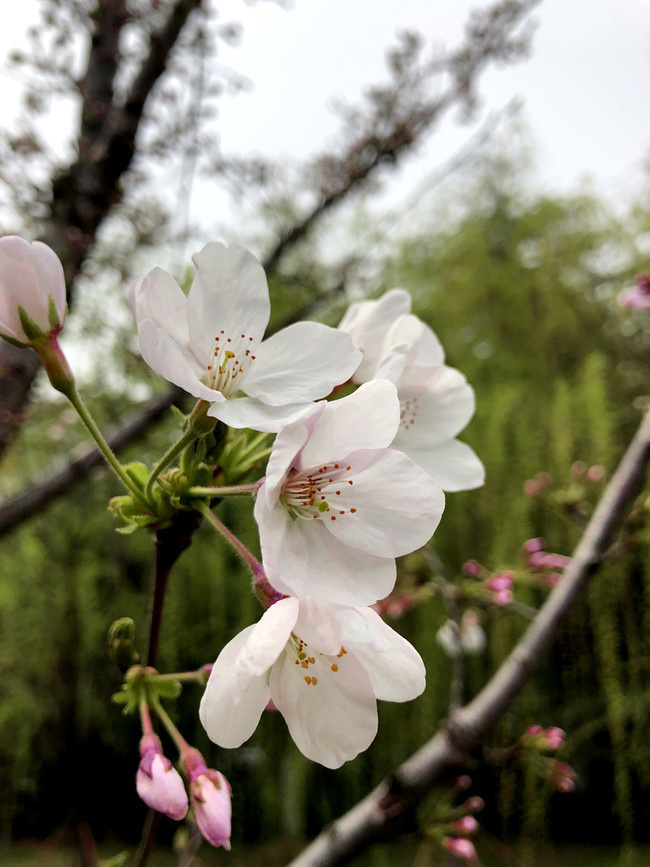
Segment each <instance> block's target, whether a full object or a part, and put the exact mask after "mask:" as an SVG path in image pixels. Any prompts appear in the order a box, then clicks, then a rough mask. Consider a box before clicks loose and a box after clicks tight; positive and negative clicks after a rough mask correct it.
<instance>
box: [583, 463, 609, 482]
mask: <svg viewBox="0 0 650 867" xmlns="http://www.w3.org/2000/svg"><path fill="white" fill-rule="evenodd" d="M604 475H605V470H604V468H603V467H601V466H600V465H599V464H595V465H594V466H593V467H589V469H588V470H587V481H588V482H599V481H600V480H601V479H602V478H603V477H604Z"/></svg>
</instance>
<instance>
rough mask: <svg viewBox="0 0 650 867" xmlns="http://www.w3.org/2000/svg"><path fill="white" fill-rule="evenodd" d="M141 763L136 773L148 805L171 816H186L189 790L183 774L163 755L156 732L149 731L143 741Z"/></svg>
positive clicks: (173, 817)
mask: <svg viewBox="0 0 650 867" xmlns="http://www.w3.org/2000/svg"><path fill="white" fill-rule="evenodd" d="M140 755H141V756H142V758H141V759H140V764H139V766H138V771H137V773H136V777H135V785H136V790H137V792H138V795H139V796H140V798H142V800H143V801H144V802H145V804H146V805H147V806H148V807H151V808H152V809H153V810H157V811H158V812H159V813H164V814H165V815H166V816H169V818H170V819H174V820H176V821H179V820H180V819H183V818H185V814H186V813H187V807H188V799H187V792H186V791H185V786H184V785H183V780H182V779H181V776H180V774H179V773H178V771H177V770H176V769H175V768H174V766H173V765H172V763H171V761H170V760H169V759H168V758H167V757H166V756H164V755H163V751H162V747H161V745H160V740H159V739H158V738H157V737H156V735H151V734H150V735H145V736H144V737H143V738H142V740H141V741H140Z"/></svg>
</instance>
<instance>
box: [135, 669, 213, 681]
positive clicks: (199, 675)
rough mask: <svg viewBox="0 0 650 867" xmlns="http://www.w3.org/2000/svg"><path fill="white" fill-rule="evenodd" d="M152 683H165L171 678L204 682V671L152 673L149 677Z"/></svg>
mask: <svg viewBox="0 0 650 867" xmlns="http://www.w3.org/2000/svg"><path fill="white" fill-rule="evenodd" d="M147 679H148V680H150V681H151V682H152V683H164V682H165V681H169V680H196V681H198V682H199V683H203V672H202V671H201V669H199V670H198V671H182V672H180V673H179V674H152V675H151V676H150V677H148V678H147Z"/></svg>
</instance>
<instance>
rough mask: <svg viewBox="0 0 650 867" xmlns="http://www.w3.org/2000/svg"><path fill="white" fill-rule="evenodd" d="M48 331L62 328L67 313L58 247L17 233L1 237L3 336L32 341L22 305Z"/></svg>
mask: <svg viewBox="0 0 650 867" xmlns="http://www.w3.org/2000/svg"><path fill="white" fill-rule="evenodd" d="M19 306H20V307H22V308H23V310H24V311H25V313H26V314H27V316H28V317H29V318H30V319H31V321H32V323H33V324H34V325H36V326H37V328H40V329H41V331H42V332H43V333H44V334H47V333H48V332H52V331H54V332H57V331H59V329H60V327H61V324H62V323H63V318H64V316H65V306H66V302H65V277H64V275H63V266H62V265H61V262H60V261H59V257H58V256H57V255H56V253H55V252H54V250H52V249H51V248H50V247H48V246H47V244H42V243H41V242H40V241H34V242H33V243H32V244H30V243H29V241H25V240H24V239H23V238H19V237H18V236H17V235H5V237H3V238H0V337H8V338H10V339H11V340H12V341H15V342H17V343H29V342H30V336H29V335H27V334H25V330H24V328H23V324H22V322H21V320H20V314H19V311H18V308H19Z"/></svg>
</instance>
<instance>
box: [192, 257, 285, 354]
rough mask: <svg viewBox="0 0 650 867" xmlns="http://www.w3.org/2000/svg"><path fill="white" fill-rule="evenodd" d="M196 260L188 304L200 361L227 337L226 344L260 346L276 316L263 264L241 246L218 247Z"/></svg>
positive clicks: (195, 347)
mask: <svg viewBox="0 0 650 867" xmlns="http://www.w3.org/2000/svg"><path fill="white" fill-rule="evenodd" d="M192 261H193V262H194V264H195V266H196V276H195V278H194V281H193V283H192V288H191V289H190V293H189V296H188V299H187V302H188V303H187V319H188V324H189V329H190V338H191V341H192V347H193V348H194V349H195V351H197V352H198V349H199V347H200V350H201V351H200V352H198V355H199V358H200V360H201V361H202V362H204V361H205V360H206V358H207V356H208V355H209V354H211V353H212V350H213V348H214V339H215V337H216V336H219V335H221V333H222V332H223V340H227V339H228V338H230V339H231V340H232V341H233V342H236V343H237V344H238V345H239V341H243V342H244V344H245V345H246V346H248V345H250V347H251V348H252V349H254V348H255V347H257V345H258V344H259V343H260V341H261V339H262V336H263V334H264V329H265V328H266V325H267V323H268V321H269V316H270V312H271V305H270V301H269V290H268V286H267V283H266V275H265V274H264V269H263V268H262V266H261V265H260V263H259V262H258V261H257V259H256V258H255V257H254V256H253V255H252V254H251V253H249V252H248V250H245V249H244V248H243V247H240V246H239V245H238V244H231V245H230V246H229V247H225V246H224V245H223V244H218V243H216V242H213V243H210V244H206V245H205V247H204V248H203V249H202V250H201V251H200V252H199V253H196V254H195V255H194V256H192ZM242 334H243V335H244V337H243V338H242V336H241V335H242ZM242 345H243V344H242Z"/></svg>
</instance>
